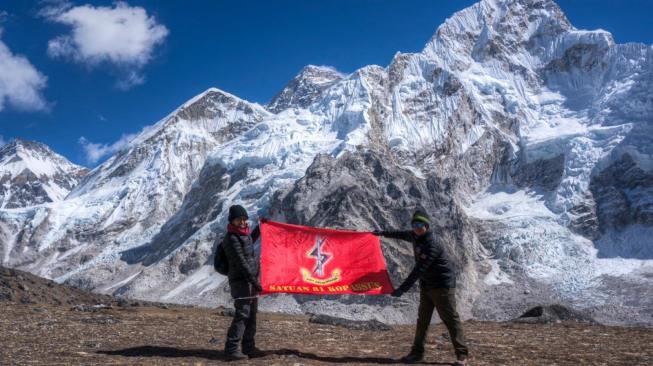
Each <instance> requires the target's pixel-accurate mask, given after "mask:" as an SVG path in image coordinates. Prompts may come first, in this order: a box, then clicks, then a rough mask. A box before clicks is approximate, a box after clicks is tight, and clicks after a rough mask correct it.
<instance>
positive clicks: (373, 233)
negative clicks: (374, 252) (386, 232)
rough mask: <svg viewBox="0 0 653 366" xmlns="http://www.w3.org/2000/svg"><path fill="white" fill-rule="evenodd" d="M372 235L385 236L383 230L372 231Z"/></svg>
mask: <svg viewBox="0 0 653 366" xmlns="http://www.w3.org/2000/svg"><path fill="white" fill-rule="evenodd" d="M372 235H376V236H382V235H383V231H381V230H374V231H372Z"/></svg>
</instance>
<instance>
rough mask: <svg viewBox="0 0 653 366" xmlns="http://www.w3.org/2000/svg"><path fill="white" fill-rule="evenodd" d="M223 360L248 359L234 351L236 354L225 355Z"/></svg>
mask: <svg viewBox="0 0 653 366" xmlns="http://www.w3.org/2000/svg"><path fill="white" fill-rule="evenodd" d="M225 358H226V359H227V361H242V360H246V359H248V358H249V357H247V355H246V354H244V353H242V352H240V351H236V352H232V353H227V354H225Z"/></svg>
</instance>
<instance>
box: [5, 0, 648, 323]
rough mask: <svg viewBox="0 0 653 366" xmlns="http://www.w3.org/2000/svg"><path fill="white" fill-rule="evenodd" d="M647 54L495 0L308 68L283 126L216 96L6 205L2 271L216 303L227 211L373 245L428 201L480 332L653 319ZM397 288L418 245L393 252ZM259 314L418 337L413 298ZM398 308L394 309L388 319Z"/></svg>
mask: <svg viewBox="0 0 653 366" xmlns="http://www.w3.org/2000/svg"><path fill="white" fill-rule="evenodd" d="M652 82H653V47H651V46H646V45H643V44H616V43H615V42H614V40H613V38H612V36H611V35H610V34H609V33H608V32H606V31H603V30H596V31H587V30H578V29H576V28H574V27H573V26H572V25H571V24H570V22H569V21H568V20H567V19H566V17H565V16H564V14H563V13H562V12H561V10H560V8H559V7H558V6H557V5H556V4H555V3H554V2H553V1H551V0H483V1H481V2H479V3H477V4H475V5H473V6H471V7H469V8H467V9H464V10H462V11H460V12H458V13H456V14H454V15H453V16H452V17H451V18H449V19H448V20H447V21H446V22H445V23H444V24H443V25H441V26H440V27H439V28H438V29H437V31H436V33H435V34H434V36H433V37H432V39H431V40H430V41H429V42H428V43H427V44H426V46H425V48H424V49H423V50H422V51H421V52H419V53H414V54H401V53H397V54H396V55H395V56H394V58H393V59H392V61H391V63H390V65H388V66H387V67H385V68H383V67H380V66H367V67H364V68H361V69H359V70H357V71H355V72H353V73H351V74H349V75H343V74H341V73H338V72H337V71H335V70H333V69H330V68H327V67H314V66H309V67H306V68H305V69H304V70H302V71H301V72H300V74H299V75H298V76H297V77H296V78H294V79H293V80H292V81H290V82H289V84H288V85H287V86H286V87H285V88H284V89H283V90H282V91H281V92H280V93H279V94H278V95H277V96H276V97H275V98H274V99H273V100H272V101H271V102H270V104H269V105H268V106H267V110H266V109H263V108H262V107H260V106H258V105H253V104H250V103H247V102H245V101H242V100H240V99H238V98H236V97H234V96H231V95H229V94H227V93H224V92H221V91H219V90H210V91H208V92H207V93H205V94H202V95H200V96H198V97H196V98H194V99H193V100H191V101H190V102H188V103H187V104H185V105H184V106H182V107H181V108H180V109H178V110H177V111H175V112H174V113H173V114H171V115H170V116H169V117H166V118H165V119H164V120H162V121H161V122H159V123H157V124H156V125H154V126H153V127H150V128H147V129H145V130H144V131H143V132H142V133H141V134H140V135H139V137H137V138H136V139H134V141H132V143H131V144H130V147H129V148H128V149H127V150H125V151H123V152H121V153H118V154H117V155H116V156H114V157H112V158H111V159H109V161H107V162H106V163H105V164H103V165H101V166H100V167H98V168H96V169H95V170H94V171H92V172H91V173H90V174H89V175H88V177H87V178H85V179H84V181H83V182H82V183H81V184H80V185H79V186H78V187H77V188H76V189H75V190H74V191H73V192H72V193H71V194H70V195H69V197H68V198H67V199H66V200H64V201H62V202H59V203H52V204H45V205H41V206H37V207H33V208H29V209H22V210H11V211H8V210H4V211H2V210H0V237H3V238H4V240H3V242H4V243H6V244H4V245H3V247H2V250H3V256H2V258H3V263H5V264H6V265H11V266H16V267H21V268H23V269H28V270H30V271H33V272H36V273H39V274H41V275H44V276H48V277H52V278H56V279H57V280H59V281H68V282H71V283H74V284H77V285H79V286H84V287H87V288H90V289H94V290H96V291H101V292H112V293H116V294H122V295H127V296H134V297H140V298H145V299H157V300H165V301H177V302H185V303H195V304H202V305H214V304H219V303H227V302H228V301H229V296H228V293H227V292H226V289H225V285H224V279H223V278H221V276H219V275H217V274H215V273H214V272H213V270H212V268H211V267H210V266H209V265H207V259H208V258H209V256H210V255H211V252H212V248H213V242H214V239H215V237H216V236H217V235H220V234H221V233H222V231H223V226H224V224H225V220H226V209H227V208H228V206H229V205H230V204H232V203H240V204H243V205H244V206H246V207H247V208H248V209H249V210H250V212H252V213H253V215H252V216H254V218H256V216H259V215H266V216H270V217H271V218H273V219H279V220H285V221H289V222H294V223H300V224H312V225H321V226H334V227H348V228H356V229H360V230H370V229H374V228H379V227H383V228H390V227H401V226H404V225H405V224H406V223H407V220H408V217H410V214H411V213H412V211H413V210H414V209H415V207H418V206H421V207H424V208H426V209H427V210H428V211H429V212H431V213H432V215H433V217H434V218H435V221H436V223H435V225H434V226H435V227H434V230H435V231H436V233H437V234H438V238H440V242H441V243H442V245H444V246H445V247H446V248H447V249H448V250H449V251H450V252H451V253H452V255H453V256H454V257H455V258H457V260H458V264H459V268H460V271H461V273H460V279H461V280H460V281H459V283H460V291H459V293H460V297H461V300H462V301H461V304H463V307H464V309H463V310H464V314H465V315H466V316H474V317H477V318H484V319H506V318H509V317H511V316H515V315H517V314H518V313H519V312H520V311H522V310H524V308H525V307H527V306H528V305H531V304H534V303H542V302H563V303H567V304H571V305H573V306H576V307H582V308H586V309H589V310H591V311H593V312H594V316H595V317H596V318H598V319H600V320H604V321H610V322H622V323H636V322H648V323H650V322H651V319H650V315H649V313H650V309H651V308H652V307H653V300H651V299H653V286H651V285H653V280H652V279H653V276H652V273H653V254H652V252H653V242H652V241H651V240H650V238H651V237H652V236H653V235H652V234H653V148H652V147H651V146H653V144H652V142H653V141H652V140H653V133H652V132H653V97H652V96H653V85H652ZM384 252H385V254H386V260H387V261H388V266H389V268H390V269H391V272H392V275H393V277H394V278H395V279H397V276H399V275H402V274H404V275H405V273H406V272H407V270H409V269H410V257H411V253H410V250H409V248H407V247H406V246H405V245H404V244H401V243H396V242H391V241H388V242H384ZM407 299H408V300H409V301H406V299H401V300H394V299H387V298H383V297H374V298H365V297H342V298H339V299H336V300H334V299H316V298H307V297H289V296H275V297H269V298H266V300H265V301H264V306H267V307H268V308H270V309H276V310H283V311H289V312H295V311H312V312H338V313H340V315H341V316H342V315H343V313H345V314H350V315H351V316H357V317H377V318H383V319H386V320H391V321H406V320H408V317H409V315H408V314H413V313H414V311H412V310H411V307H413V306H414V303H415V300H416V298H415V297H410V296H409V297H408V298H407ZM388 305H392V306H388Z"/></svg>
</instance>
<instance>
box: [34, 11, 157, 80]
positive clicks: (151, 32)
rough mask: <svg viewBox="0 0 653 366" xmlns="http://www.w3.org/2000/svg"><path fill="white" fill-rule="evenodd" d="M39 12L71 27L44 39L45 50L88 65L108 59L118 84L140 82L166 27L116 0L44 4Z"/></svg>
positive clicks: (56, 56) (97, 63) (57, 56)
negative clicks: (116, 71)
mask: <svg viewBox="0 0 653 366" xmlns="http://www.w3.org/2000/svg"><path fill="white" fill-rule="evenodd" d="M41 15H43V16H45V17H46V18H47V19H50V20H52V21H54V22H57V23H61V24H65V25H68V26H70V27H71V31H70V34H65V35H60V36H57V37H56V38H54V39H52V40H50V42H48V54H49V55H50V56H51V57H54V58H64V59H71V60H74V61H76V62H79V63H83V64H86V65H90V66H97V65H99V64H103V63H108V64H111V65H114V66H117V67H118V69H119V71H120V74H121V76H120V80H119V81H118V86H119V87H121V88H129V87H131V86H134V85H138V84H142V83H143V82H144V77H143V75H142V68H143V67H144V66H145V65H146V64H147V63H148V62H149V61H150V60H151V59H152V53H153V52H154V48H155V47H156V46H157V45H159V44H161V43H163V41H164V40H165V38H166V36H167V35H168V29H167V28H166V27H165V26H164V25H162V24H159V23H157V21H156V19H155V18H154V17H153V16H149V15H148V14H147V12H146V11H145V9H143V8H142V7H138V6H134V7H132V6H129V4H127V3H125V2H116V3H115V4H114V5H113V7H107V6H97V7H96V6H92V5H82V6H76V7H70V5H67V4H62V5H59V6H57V7H48V8H45V9H43V10H42V11H41Z"/></svg>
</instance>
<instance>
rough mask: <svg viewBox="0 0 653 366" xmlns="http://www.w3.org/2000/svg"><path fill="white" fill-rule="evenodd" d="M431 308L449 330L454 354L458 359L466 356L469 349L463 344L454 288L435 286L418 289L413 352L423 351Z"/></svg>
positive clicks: (463, 338)
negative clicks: (433, 287) (436, 312)
mask: <svg viewBox="0 0 653 366" xmlns="http://www.w3.org/2000/svg"><path fill="white" fill-rule="evenodd" d="M433 308H435V309H436V310H437V311H438V315H439V316H440V319H442V322H443V323H444V325H445V326H446V327H447V329H448V330H449V336H450V338H451V343H453V348H454V350H455V351H456V356H458V358H459V359H465V358H467V355H468V353H469V350H468V349H467V346H466V345H465V336H464V334H463V326H462V323H461V321H460V316H458V311H456V289H455V288H435V289H422V290H420V298H419V310H418V314H417V328H416V330H415V341H414V343H413V352H415V353H424V344H425V343H426V334H427V331H428V329H429V324H430V323H431V317H432V316H433Z"/></svg>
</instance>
